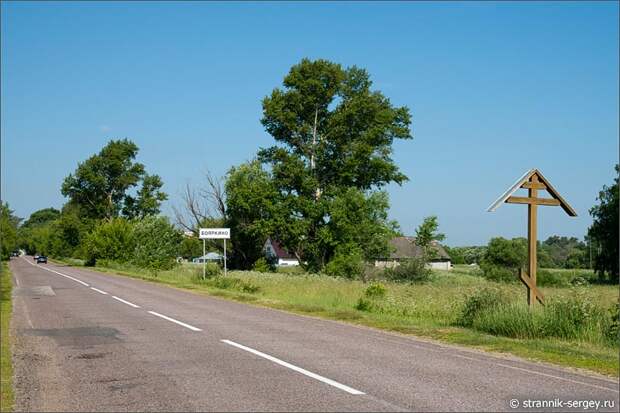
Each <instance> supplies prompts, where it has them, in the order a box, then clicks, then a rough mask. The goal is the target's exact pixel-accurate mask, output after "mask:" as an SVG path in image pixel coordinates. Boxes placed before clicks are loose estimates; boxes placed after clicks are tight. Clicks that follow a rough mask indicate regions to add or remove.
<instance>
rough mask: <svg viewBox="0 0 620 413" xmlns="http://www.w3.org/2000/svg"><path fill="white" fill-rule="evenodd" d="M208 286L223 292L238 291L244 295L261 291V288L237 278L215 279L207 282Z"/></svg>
mask: <svg viewBox="0 0 620 413" xmlns="http://www.w3.org/2000/svg"><path fill="white" fill-rule="evenodd" d="M206 283H207V285H210V286H212V287H215V288H221V289H222V290H236V291H240V292H242V293H249V294H254V293H257V292H258V291H259V290H260V287H259V286H258V285H256V284H254V283H252V282H250V281H246V280H242V279H241V278H236V277H221V276H218V277H214V278H211V279H209V280H207V282H206Z"/></svg>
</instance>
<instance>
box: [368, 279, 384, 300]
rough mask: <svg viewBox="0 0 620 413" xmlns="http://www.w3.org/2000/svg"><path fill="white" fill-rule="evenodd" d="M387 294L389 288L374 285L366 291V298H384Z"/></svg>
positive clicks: (378, 284)
mask: <svg viewBox="0 0 620 413" xmlns="http://www.w3.org/2000/svg"><path fill="white" fill-rule="evenodd" d="M386 294H387V287H386V286H385V284H382V283H376V282H375V283H372V284H370V285H369V286H368V287H367V288H366V290H364V296H366V297H368V298H383V297H385V295H386Z"/></svg>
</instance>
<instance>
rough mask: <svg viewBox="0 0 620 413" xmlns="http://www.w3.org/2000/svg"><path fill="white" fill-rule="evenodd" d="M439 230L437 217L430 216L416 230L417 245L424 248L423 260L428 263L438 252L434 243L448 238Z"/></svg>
mask: <svg viewBox="0 0 620 413" xmlns="http://www.w3.org/2000/svg"><path fill="white" fill-rule="evenodd" d="M438 229H439V223H438V222H437V217H436V216H430V217H426V218H424V221H423V222H422V223H421V224H420V226H419V227H418V228H416V231H415V234H416V238H415V242H416V245H418V246H419V247H421V248H422V250H423V251H424V254H423V256H422V260H423V261H424V262H425V263H428V262H429V261H430V260H431V259H432V258H434V256H435V254H436V252H435V250H434V249H433V243H434V242H437V241H443V240H444V239H445V238H446V236H445V235H444V234H440V233H438V232H437V230H438Z"/></svg>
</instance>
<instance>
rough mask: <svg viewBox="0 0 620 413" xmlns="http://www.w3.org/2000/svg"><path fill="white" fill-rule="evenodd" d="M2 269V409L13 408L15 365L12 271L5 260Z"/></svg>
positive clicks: (0, 316)
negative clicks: (12, 347) (12, 321)
mask: <svg viewBox="0 0 620 413" xmlns="http://www.w3.org/2000/svg"><path fill="white" fill-rule="evenodd" d="M1 265H2V268H1V271H0V411H2V412H10V411H12V409H13V384H12V377H13V366H12V362H11V337H10V336H9V324H10V321H11V310H12V308H11V273H10V272H9V267H8V265H7V264H6V263H5V262H2V264H1Z"/></svg>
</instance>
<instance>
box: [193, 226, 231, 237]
mask: <svg viewBox="0 0 620 413" xmlns="http://www.w3.org/2000/svg"><path fill="white" fill-rule="evenodd" d="M198 238H200V239H230V228H200V234H199V235H198Z"/></svg>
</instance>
